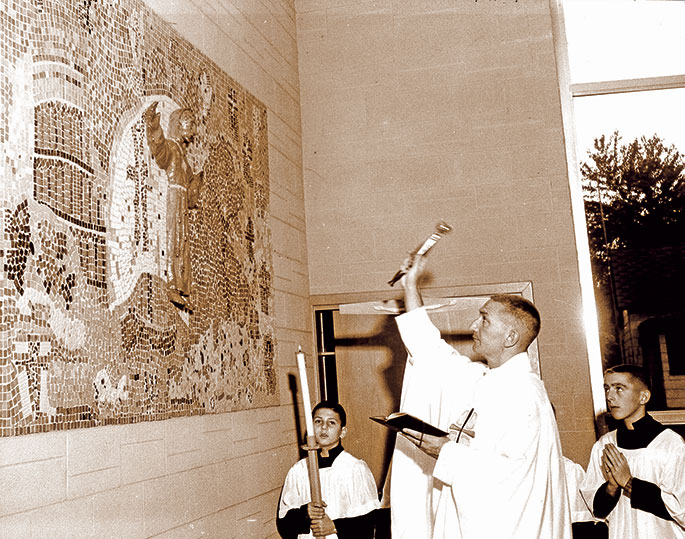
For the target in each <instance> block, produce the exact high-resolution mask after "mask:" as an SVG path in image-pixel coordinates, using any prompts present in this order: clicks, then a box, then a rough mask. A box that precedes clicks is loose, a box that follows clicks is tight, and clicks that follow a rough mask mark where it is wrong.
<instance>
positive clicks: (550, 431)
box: [391, 308, 571, 539]
mask: <svg viewBox="0 0 685 539" xmlns="http://www.w3.org/2000/svg"><path fill="white" fill-rule="evenodd" d="M397 323H398V326H399V328H400V333H401V335H402V340H403V342H404V344H405V346H406V347H407V349H408V351H409V354H410V355H411V357H412V358H413V360H414V364H415V365H416V364H420V363H421V362H423V361H432V362H436V363H437V362H438V361H440V362H442V364H443V365H447V364H449V370H445V371H439V370H438V371H436V370H434V371H433V373H432V380H433V383H434V385H438V386H444V387H445V388H449V387H450V385H452V387H453V388H454V390H455V391H458V392H459V393H461V395H459V396H452V397H451V399H452V400H453V402H456V408H457V409H456V410H454V411H452V412H447V413H446V415H447V416H449V418H450V421H454V420H455V419H456V418H461V417H463V414H464V412H465V411H466V409H467V408H468V407H473V408H474V410H475V417H476V418H477V419H476V423H475V426H474V430H475V433H476V434H475V437H474V438H473V439H472V440H471V441H470V445H465V444H463V443H460V444H457V443H455V442H448V443H447V444H445V445H444V446H443V448H442V450H441V452H440V455H439V457H438V459H437V462H436V464H435V467H434V469H433V476H434V478H436V479H437V480H439V481H440V482H442V483H443V484H444V486H445V487H451V489H450V488H443V489H442V492H441V495H440V500H439V503H438V505H439V507H438V508H437V515H436V518H435V522H434V531H433V537H434V538H443V537H449V538H454V539H460V538H463V539H482V538H484V537H488V538H489V537H498V538H507V539H531V538H536V539H570V538H571V518H570V510H569V503H568V494H567V490H566V481H565V472H564V463H563V460H562V454H561V444H560V442H559V433H558V431H557V425H556V420H555V418H554V413H553V411H552V407H551V405H550V402H549V398H548V397H547V393H546V391H545V388H544V385H543V383H542V380H540V378H539V377H538V376H537V374H535V373H534V371H533V369H532V366H531V363H530V359H529V358H528V355H527V354H519V355H517V356H514V357H513V358H511V359H510V360H509V361H507V362H506V363H505V364H504V365H502V366H500V367H498V368H496V369H487V368H486V367H484V366H482V365H481V364H478V363H474V362H472V361H471V360H470V359H469V358H467V357H465V356H462V355H460V354H459V353H458V352H456V351H455V350H454V349H453V348H452V347H451V346H449V345H448V344H447V343H446V342H445V341H444V340H442V338H441V337H440V332H439V330H438V329H437V328H436V327H435V326H434V325H433V323H432V322H431V321H430V319H429V317H428V315H427V314H426V311H425V309H423V308H422V309H415V310H412V311H410V312H408V313H406V314H404V315H402V316H400V317H398V318H397ZM429 391H430V390H429ZM428 396H429V397H430V396H431V394H429V395H428ZM433 398H435V396H434V397H433ZM448 400H450V399H448ZM464 405H465V406H464ZM439 426H440V425H439ZM443 428H444V425H443ZM395 474H396V472H395ZM394 480H395V477H394V475H393V481H394ZM447 495H450V497H451V498H452V499H451V503H449V504H448V500H447V499H446V498H447ZM391 504H393V505H394V500H393V498H392V496H391ZM393 537H394V536H393ZM417 537H418V536H417Z"/></svg>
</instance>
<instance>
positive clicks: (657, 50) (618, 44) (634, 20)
mask: <svg viewBox="0 0 685 539" xmlns="http://www.w3.org/2000/svg"><path fill="white" fill-rule="evenodd" d="M564 18H565V20H566V34H567V39H568V49H569V62H570V65H571V81H572V83H574V84H576V83H581V82H598V81H607V80H620V79H636V78H644V77H658V76H667V75H680V74H684V73H685V54H684V53H683V51H685V2H682V1H670V0H637V1H632V2H631V1H627V0H564Z"/></svg>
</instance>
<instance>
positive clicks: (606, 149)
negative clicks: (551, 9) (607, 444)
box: [563, 0, 685, 410]
mask: <svg viewBox="0 0 685 539" xmlns="http://www.w3.org/2000/svg"><path fill="white" fill-rule="evenodd" d="M563 12H564V21H565V31H566V38H567V41H568V59H569V68H570V75H571V93H572V95H573V110H574V118H575V140H576V157H577V159H578V162H579V163H578V165H579V169H580V173H581V181H582V184H583V199H584V202H585V214H586V221H587V224H588V236H589V243H590V251H591V263H592V264H591V265H592V272H593V281H594V287H595V295H596V298H597V302H598V316H599V331H600V335H599V341H600V346H601V353H602V362H603V364H604V366H605V367H606V366H610V365H612V364H616V363H620V362H625V363H633V364H641V365H644V366H645V367H647V368H648V369H649V371H650V372H651V375H652V381H653V386H654V387H653V396H652V405H653V406H652V407H653V408H656V409H662V410H667V409H671V410H674V409H683V410H685V329H683V328H685V54H684V53H683V51H685V2H683V1H673V0H634V1H625V0H563Z"/></svg>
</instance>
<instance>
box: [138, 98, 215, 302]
mask: <svg viewBox="0 0 685 539" xmlns="http://www.w3.org/2000/svg"><path fill="white" fill-rule="evenodd" d="M157 104H158V102H157V101H155V102H154V103H152V104H151V105H150V106H149V107H148V108H147V110H146V111H145V113H144V114H143V118H144V120H145V126H146V132H147V142H148V146H149V148H150V153H151V154H152V156H153V157H154V159H155V162H156V163H157V165H158V166H159V167H160V168H161V169H163V170H164V171H165V172H166V174H167V178H168V180H169V190H168V205H167V238H168V239H167V245H168V257H169V260H170V264H169V272H170V275H169V281H168V292H167V293H168V296H169V299H170V300H171V301H172V302H173V303H174V304H175V305H177V306H179V307H182V308H186V309H188V310H192V304H191V299H190V295H191V290H190V285H191V280H192V272H191V262H190V224H189V219H188V216H189V213H188V212H189V210H190V209H192V208H194V207H195V206H196V205H197V201H198V198H199V196H200V187H201V186H202V182H203V171H200V172H198V173H193V170H192V168H191V166H190V163H188V159H187V158H186V149H187V147H188V144H190V142H191V141H192V139H193V137H194V136H195V134H196V126H195V118H194V116H193V112H192V110H190V109H187V108H184V109H177V110H175V111H174V112H172V113H171V115H170V117H169V136H168V138H167V137H165V136H164V131H163V129H162V127H161V125H160V123H159V118H160V115H159V112H157Z"/></svg>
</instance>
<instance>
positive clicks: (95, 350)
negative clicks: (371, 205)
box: [0, 0, 277, 436]
mask: <svg viewBox="0 0 685 539" xmlns="http://www.w3.org/2000/svg"><path fill="white" fill-rule="evenodd" d="M0 50H1V54H0V85H1V86H0V145H1V146H2V156H3V157H2V163H1V165H0V166H1V169H0V174H2V176H1V177H0V182H1V184H2V192H1V195H0V436H12V435H19V434H26V433H32V432H43V431H49V430H55V429H68V428H77V427H90V426H96V425H105V424H115V423H131V422H138V421H147V420H158V419H166V418H169V417H175V416H183V415H195V414H203V413H216V412H226V411H231V410H237V409H245V408H250V407H257V406H265V405H271V404H276V403H277V387H276V376H275V371H274V353H275V342H274V336H273V335H274V332H273V321H272V308H273V307H272V304H273V299H272V296H273V292H272V290H273V288H272V276H273V269H272V261H271V240H270V231H269V228H268V224H267V214H268V201H269V172H268V153H267V152H268V143H267V126H266V110H265V108H264V106H263V105H262V104H261V103H260V102H259V101H258V100H256V99H255V98H254V97H253V96H251V95H250V94H249V93H247V92H246V91H245V90H244V89H243V88H242V87H241V86H240V85H239V84H237V83H236V82H235V81H233V80H232V79H231V78H230V77H228V76H227V75H226V74H225V73H223V72H222V71H221V70H219V69H218V68H217V66H216V65H215V64H213V63H212V62H211V61H209V60H208V59H207V58H206V57H205V56H203V55H202V54H201V53H199V52H198V51H197V50H196V49H194V48H193V47H192V46H191V45H190V44H189V43H188V42H186V41H185V40H183V39H182V38H181V37H180V36H179V35H177V34H176V32H175V31H174V30H173V29H172V28H171V27H169V26H168V25H167V24H165V23H164V22H163V21H162V20H161V19H160V18H158V17H157V16H156V15H154V13H152V12H151V11H150V10H149V9H147V8H146V7H145V6H144V5H143V4H142V3H140V2H137V1H134V0H102V1H98V2H94V1H82V0H79V1H77V0H8V1H5V2H3V6H2V7H0ZM183 110H185V112H181V111H183ZM146 111H148V112H147V114H146ZM179 113H180V114H179ZM163 146H164V147H163Z"/></svg>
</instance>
